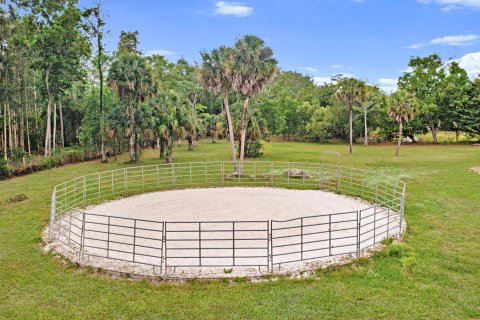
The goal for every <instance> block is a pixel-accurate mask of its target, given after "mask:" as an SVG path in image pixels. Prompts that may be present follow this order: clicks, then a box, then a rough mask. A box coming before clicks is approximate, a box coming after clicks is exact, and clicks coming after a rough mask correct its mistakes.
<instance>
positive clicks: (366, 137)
mask: <svg viewBox="0 0 480 320" xmlns="http://www.w3.org/2000/svg"><path fill="white" fill-rule="evenodd" d="M367 112H368V111H367V108H365V110H364V112H363V116H364V119H363V122H364V123H365V141H363V145H364V146H368V126H367Z"/></svg>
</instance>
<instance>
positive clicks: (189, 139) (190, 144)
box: [187, 134, 193, 151]
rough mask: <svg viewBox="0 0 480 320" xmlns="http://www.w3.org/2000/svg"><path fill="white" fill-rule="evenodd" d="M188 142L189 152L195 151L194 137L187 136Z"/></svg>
mask: <svg viewBox="0 0 480 320" xmlns="http://www.w3.org/2000/svg"><path fill="white" fill-rule="evenodd" d="M187 141H188V151H192V150H193V137H192V136H191V135H190V134H189V135H188V136H187Z"/></svg>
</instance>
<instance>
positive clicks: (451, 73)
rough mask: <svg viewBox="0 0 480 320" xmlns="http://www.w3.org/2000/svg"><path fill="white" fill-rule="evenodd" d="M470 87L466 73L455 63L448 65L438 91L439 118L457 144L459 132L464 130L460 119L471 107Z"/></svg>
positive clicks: (470, 82) (470, 83)
mask: <svg viewBox="0 0 480 320" xmlns="http://www.w3.org/2000/svg"><path fill="white" fill-rule="evenodd" d="M472 85H473V83H472V81H470V79H469V78H468V74H467V72H466V71H465V70H464V69H462V68H461V67H460V66H459V65H458V63H457V62H452V63H450V64H449V66H448V72H447V75H446V77H445V79H444V81H443V83H442V87H441V90H440V102H441V106H440V109H441V111H442V112H441V114H440V117H441V120H442V122H443V127H444V128H445V129H447V130H452V131H455V133H456V140H457V142H458V137H459V134H460V130H465V129H464V128H462V122H461V118H462V114H465V111H467V110H469V109H470V107H471V103H472V101H471V98H472V97H471V94H470V93H471V92H472Z"/></svg>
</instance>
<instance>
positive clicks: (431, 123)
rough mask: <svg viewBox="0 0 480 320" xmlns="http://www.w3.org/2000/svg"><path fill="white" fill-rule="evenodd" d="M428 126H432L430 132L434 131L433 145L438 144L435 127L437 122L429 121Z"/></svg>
mask: <svg viewBox="0 0 480 320" xmlns="http://www.w3.org/2000/svg"><path fill="white" fill-rule="evenodd" d="M428 125H429V126H430V130H431V131H432V140H433V143H435V144H436V143H438V139H437V127H436V126H435V122H434V121H433V120H428Z"/></svg>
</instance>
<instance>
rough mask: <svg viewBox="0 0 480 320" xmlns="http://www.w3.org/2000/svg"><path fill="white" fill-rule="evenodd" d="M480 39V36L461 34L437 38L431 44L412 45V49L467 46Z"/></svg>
mask: <svg viewBox="0 0 480 320" xmlns="http://www.w3.org/2000/svg"><path fill="white" fill-rule="evenodd" d="M478 39H479V36H477V35H475V34H459V35H455V36H445V37H440V38H435V39H432V40H430V41H429V42H424V43H416V44H413V45H411V46H410V47H409V48H410V49H419V48H422V47H426V46H433V45H444V46H465V45H469V44H473V43H475V42H476V41H477V40H478Z"/></svg>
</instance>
